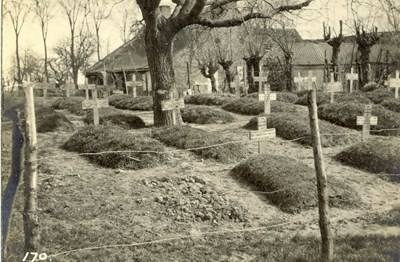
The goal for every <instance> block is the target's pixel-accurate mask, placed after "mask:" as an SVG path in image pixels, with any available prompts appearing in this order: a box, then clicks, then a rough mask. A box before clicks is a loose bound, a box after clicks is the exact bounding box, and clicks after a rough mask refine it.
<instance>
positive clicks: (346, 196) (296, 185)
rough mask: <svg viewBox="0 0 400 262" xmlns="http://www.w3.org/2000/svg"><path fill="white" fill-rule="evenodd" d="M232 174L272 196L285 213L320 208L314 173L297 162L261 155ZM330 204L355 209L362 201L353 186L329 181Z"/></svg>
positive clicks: (247, 161) (273, 200)
mask: <svg viewBox="0 0 400 262" xmlns="http://www.w3.org/2000/svg"><path fill="white" fill-rule="evenodd" d="M231 174H232V175H233V176H234V177H237V178H240V179H242V180H243V181H246V182H247V183H249V184H251V185H253V186H254V187H256V188H257V189H259V190H263V191H266V192H269V193H268V194H266V195H265V196H266V197H267V198H268V199H269V200H270V201H271V202H272V203H273V204H274V205H276V206H278V207H279V208H281V209H282V210H283V211H288V212H294V211H300V210H304V209H308V208H312V207H315V206H317V205H318V198H317V187H316V179H315V171H314V169H313V168H310V167H308V166H307V165H305V164H303V163H301V162H299V161H297V160H296V159H293V158H289V157H284V156H277V155H261V156H256V157H251V158H249V159H248V160H246V161H245V162H242V163H240V164H239V165H238V166H236V167H235V168H233V170H232V171H231ZM328 187H329V189H328V193H329V204H330V205H331V206H334V207H353V206H356V205H358V204H359V203H360V198H359V196H358V195H357V193H356V192H355V191H353V190H352V189H351V187H350V186H348V185H346V184H345V183H343V182H340V181H338V180H336V179H335V178H333V177H330V178H329V183H328Z"/></svg>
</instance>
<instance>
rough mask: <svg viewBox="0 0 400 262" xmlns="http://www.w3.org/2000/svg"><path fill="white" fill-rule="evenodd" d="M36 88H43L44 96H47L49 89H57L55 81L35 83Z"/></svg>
mask: <svg viewBox="0 0 400 262" xmlns="http://www.w3.org/2000/svg"><path fill="white" fill-rule="evenodd" d="M33 86H34V89H38V90H43V98H44V99H46V98H47V90H55V84H54V83H33Z"/></svg>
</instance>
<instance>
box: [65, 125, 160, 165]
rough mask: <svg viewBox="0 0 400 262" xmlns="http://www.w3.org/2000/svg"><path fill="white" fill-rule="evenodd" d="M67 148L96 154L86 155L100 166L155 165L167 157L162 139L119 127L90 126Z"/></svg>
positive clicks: (66, 145) (72, 137)
mask: <svg viewBox="0 0 400 262" xmlns="http://www.w3.org/2000/svg"><path fill="white" fill-rule="evenodd" d="M63 148H64V149H65V150H68V151H73V152H78V153H95V154H93V155H86V157H87V158H88V159H89V160H91V161H92V162H95V163H97V164H99V165H100V166H103V167H108V168H115V169H119V168H122V169H134V170H136V169H143V168H148V167H154V166H157V165H160V164H162V163H164V162H165V161H166V159H167V157H166V155H165V154H164V153H163V152H164V151H165V149H164V146H163V145H162V144H161V143H160V142H159V141H157V140H155V139H152V138H150V137H147V136H144V135H138V134H132V133H129V132H127V131H126V130H124V129H122V128H120V127H116V126H101V127H94V126H89V127H86V128H84V129H82V130H80V131H79V132H77V133H75V134H74V135H72V136H71V137H70V138H69V139H68V141H67V142H65V144H64V145H63ZM107 151H109V152H110V153H107ZM121 151H122V152H121ZM123 151H125V152H123ZM126 151H145V152H126ZM101 152H106V153H101ZM96 153H98V154H96Z"/></svg>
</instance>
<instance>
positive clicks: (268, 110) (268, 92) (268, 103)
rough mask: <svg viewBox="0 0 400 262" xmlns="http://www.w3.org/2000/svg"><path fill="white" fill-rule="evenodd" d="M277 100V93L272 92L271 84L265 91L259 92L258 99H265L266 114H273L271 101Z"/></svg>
mask: <svg viewBox="0 0 400 262" xmlns="http://www.w3.org/2000/svg"><path fill="white" fill-rule="evenodd" d="M273 100H276V93H271V89H270V88H269V85H267V87H266V88H265V89H264V93H258V101H264V114H266V115H269V114H271V101H273Z"/></svg>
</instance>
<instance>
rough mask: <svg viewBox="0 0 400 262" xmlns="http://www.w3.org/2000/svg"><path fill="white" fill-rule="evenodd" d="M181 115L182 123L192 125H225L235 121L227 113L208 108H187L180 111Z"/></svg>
mask: <svg viewBox="0 0 400 262" xmlns="http://www.w3.org/2000/svg"><path fill="white" fill-rule="evenodd" d="M181 115H182V119H183V121H184V122H186V123H194V124H225V123H231V122H233V121H234V120H235V118H234V117H233V116H232V115H231V114H229V113H228V112H225V111H220V110H217V109H213V108H210V107H208V106H196V107H187V108H184V109H181Z"/></svg>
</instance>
